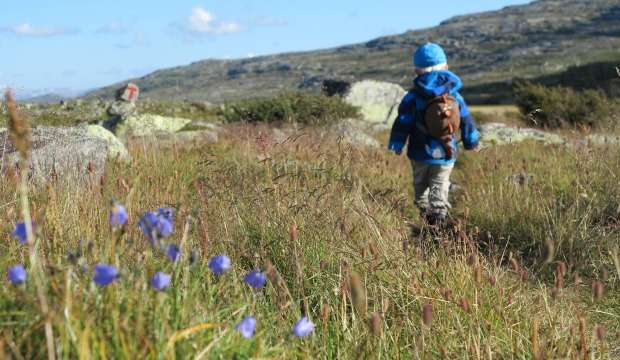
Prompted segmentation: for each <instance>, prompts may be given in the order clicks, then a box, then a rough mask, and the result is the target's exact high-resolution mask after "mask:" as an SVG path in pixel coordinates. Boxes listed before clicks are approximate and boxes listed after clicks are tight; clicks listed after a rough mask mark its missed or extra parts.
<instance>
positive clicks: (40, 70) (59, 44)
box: [0, 0, 529, 93]
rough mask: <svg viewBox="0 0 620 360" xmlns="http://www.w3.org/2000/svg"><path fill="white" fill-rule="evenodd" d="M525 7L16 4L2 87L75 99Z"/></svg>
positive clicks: (7, 14)
mask: <svg viewBox="0 0 620 360" xmlns="http://www.w3.org/2000/svg"><path fill="white" fill-rule="evenodd" d="M528 2H529V1H527V0H470V1H462V0H458V1H457V0H444V1H429V2H422V1H415V0H408V1H406V0H392V1H376V0H375V1H362V0H358V1H351V0H314V1H300V0H263V1H259V0H229V1H221V0H220V1H199V0H190V1H188V0H176V1H161V0H149V1H147V0H124V1H118V0H106V1H95V0H55V1H51V0H47V1H45V0H36V1H35V0H19V1H6V2H5V4H3V5H2V11H0V53H2V56H0V88H4V87H6V86H11V87H13V88H16V89H17V91H18V93H19V92H20V91H21V92H28V91H32V90H43V91H45V90H52V89H55V90H61V89H62V91H65V92H66V91H76V90H85V89H90V88H95V87H99V86H103V85H107V84H110V83H113V82H116V81H120V80H124V79H127V78H130V77H135V76H141V75H145V74H147V73H149V72H151V71H153V70H156V69H161V68H166V67H171V66H177V65H184V64H188V63H190V62H193V61H197V60H202V59H205V58H242V57H248V56H256V55H263V54H272V53H279V52H288V51H299V50H311V49H319V48H325V47H333V46H338V45H344V44H350V43H357V42H362V41H367V40H370V39H373V38H376V37H379V36H383V35H391V34H398V33H401V32H404V31H407V30H410V29H419V28H424V27H429V26H433V25H437V24H438V23H439V22H440V21H442V20H445V19H446V18H449V17H451V16H454V15H460V14H467V13H472V12H479V11H485V10H495V9H500V8H502V7H504V6H507V5H515V4H525V3H528Z"/></svg>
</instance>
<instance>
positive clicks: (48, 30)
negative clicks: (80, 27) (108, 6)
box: [2, 23, 77, 37]
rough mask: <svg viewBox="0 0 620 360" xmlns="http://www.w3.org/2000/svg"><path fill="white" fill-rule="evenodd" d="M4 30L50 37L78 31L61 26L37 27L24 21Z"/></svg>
mask: <svg viewBox="0 0 620 360" xmlns="http://www.w3.org/2000/svg"><path fill="white" fill-rule="evenodd" d="M2 31H4V32H9V33H13V34H15V35H19V36H30V37H50V36H59V35H67V34H73V33H76V32H77V31H76V30H72V29H66V28H60V27H35V26H32V25H31V24H30V23H22V24H19V25H15V26H11V27H6V28H2Z"/></svg>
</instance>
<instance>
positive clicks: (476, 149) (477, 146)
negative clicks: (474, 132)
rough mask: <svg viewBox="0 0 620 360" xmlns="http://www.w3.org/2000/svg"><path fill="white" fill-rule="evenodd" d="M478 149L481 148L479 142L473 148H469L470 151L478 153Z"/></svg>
mask: <svg viewBox="0 0 620 360" xmlns="http://www.w3.org/2000/svg"><path fill="white" fill-rule="evenodd" d="M480 150H482V148H481V147H480V144H478V145H476V147H475V148H473V149H471V151H473V152H476V153H479V152H480Z"/></svg>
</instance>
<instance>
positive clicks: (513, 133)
mask: <svg viewBox="0 0 620 360" xmlns="http://www.w3.org/2000/svg"><path fill="white" fill-rule="evenodd" d="M480 133H481V135H482V142H483V144H484V145H485V146H488V145H504V144H512V143H520V142H523V141H526V140H534V141H541V142H543V143H545V144H566V143H567V141H566V139H564V138H563V137H562V136H560V135H558V134H553V133H550V132H546V131H542V130H538V129H531V128H517V127H511V126H508V125H506V124H502V123H487V124H483V125H482V126H480Z"/></svg>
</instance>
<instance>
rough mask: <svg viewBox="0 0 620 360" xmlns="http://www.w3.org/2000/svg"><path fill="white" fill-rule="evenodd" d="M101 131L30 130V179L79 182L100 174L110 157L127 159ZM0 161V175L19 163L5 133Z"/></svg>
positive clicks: (0, 142) (0, 137)
mask: <svg viewBox="0 0 620 360" xmlns="http://www.w3.org/2000/svg"><path fill="white" fill-rule="evenodd" d="M105 131H106V130H105V129H99V128H95V127H91V126H78V127H72V128H52V127H37V128H34V129H33V130H32V146H31V153H30V161H29V164H28V167H29V177H30V179H31V180H32V181H34V182H46V181H48V180H50V179H62V180H63V181H72V182H79V181H82V180H86V179H91V178H93V176H94V177H95V178H96V177H97V176H99V175H101V174H103V171H104V169H105V166H106V162H107V161H108V159H110V158H111V157H114V158H118V159H120V160H128V158H129V155H128V154H127V150H126V149H124V146H122V144H119V142H118V140H116V141H115V140H114V138H113V135H112V137H111V136H110V135H111V134H108V133H106V132H105ZM0 159H2V161H1V163H0V167H1V168H2V172H3V173H6V172H7V171H8V170H9V169H16V168H17V164H18V163H19V161H20V160H19V153H18V152H17V151H16V149H15V148H14V147H13V145H12V144H11V140H10V137H9V136H8V132H7V131H2V132H0Z"/></svg>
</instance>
